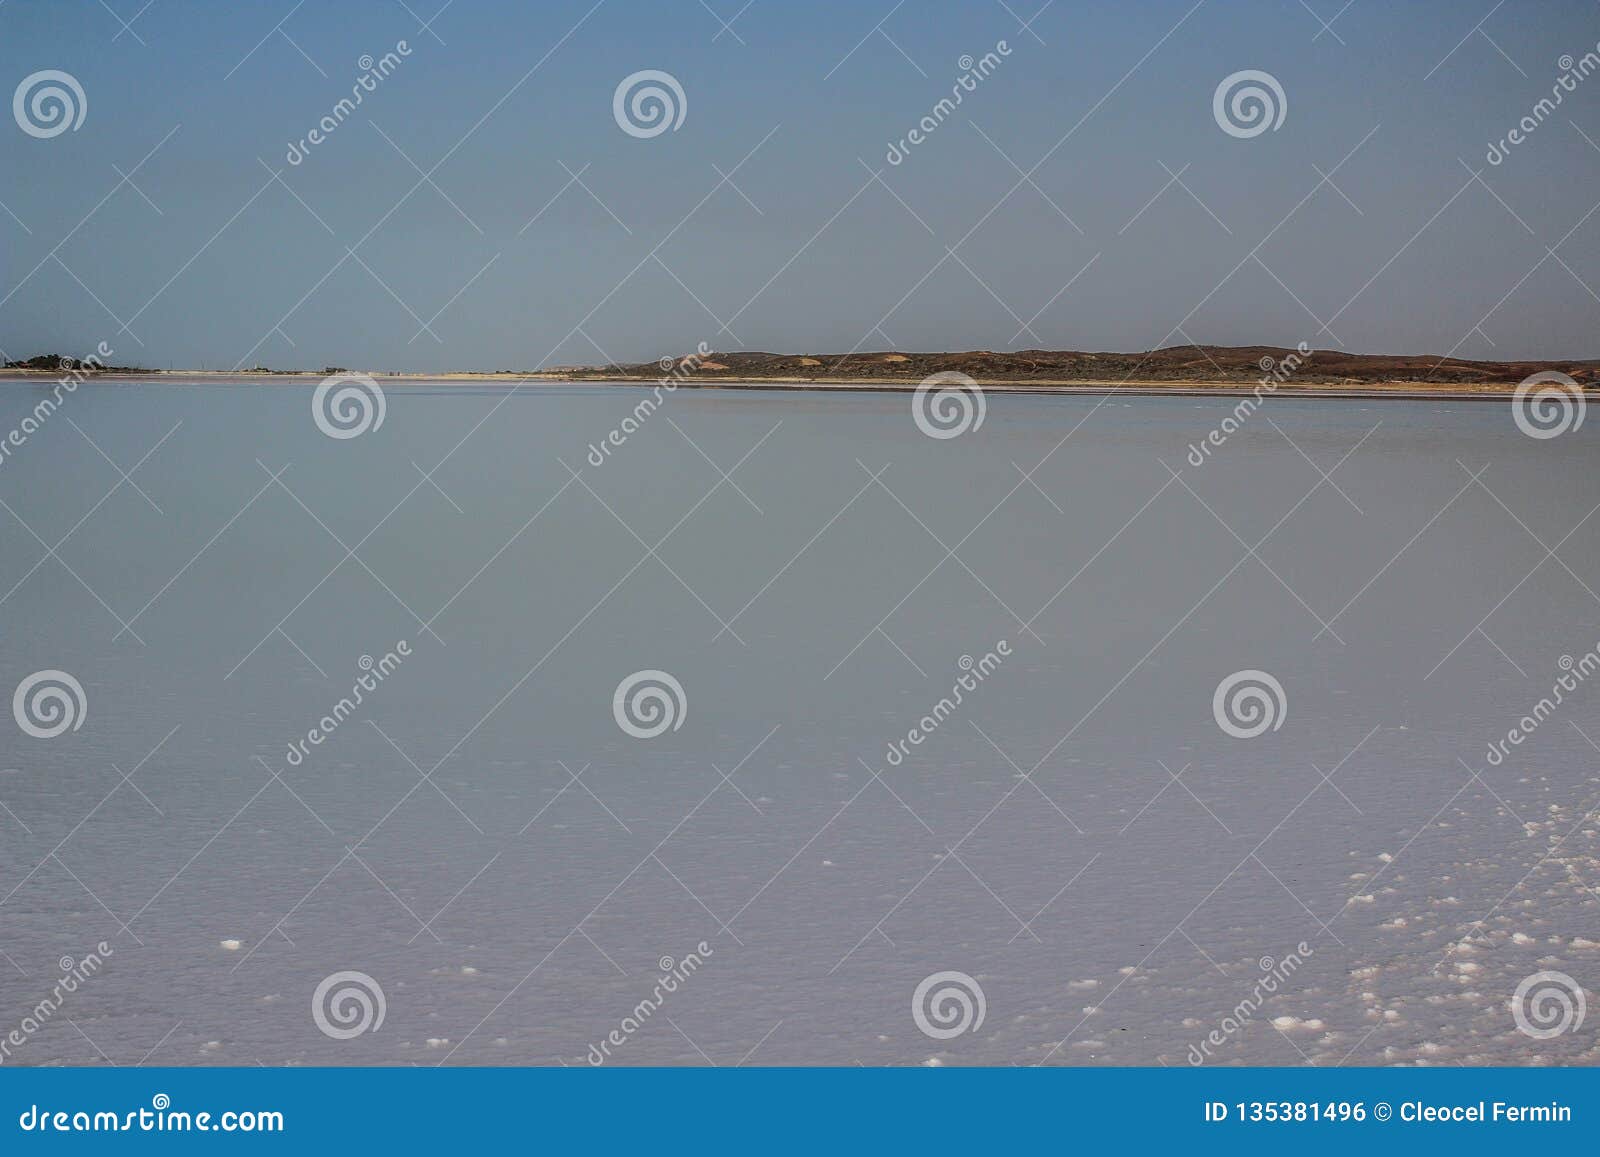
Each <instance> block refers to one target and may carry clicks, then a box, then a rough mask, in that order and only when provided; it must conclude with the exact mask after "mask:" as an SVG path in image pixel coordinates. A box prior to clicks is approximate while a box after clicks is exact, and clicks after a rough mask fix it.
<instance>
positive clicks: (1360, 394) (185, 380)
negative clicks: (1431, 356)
mask: <svg viewBox="0 0 1600 1157" xmlns="http://www.w3.org/2000/svg"><path fill="white" fill-rule="evenodd" d="M61 376H62V375H61V374H60V373H59V372H53V371H47V370H4V371H0V384H3V383H12V384H22V383H28V382H31V383H38V382H46V381H54V380H56V379H58V378H60V377H61ZM324 376H325V375H323V374H320V373H310V372H307V373H274V374H259V373H248V372H243V371H227V370H218V371H208V370H158V371H154V372H151V373H140V374H129V373H104V374H95V375H93V376H92V377H90V378H88V379H86V380H88V381H103V382H119V381H121V382H143V381H151V382H168V383H171V384H173V385H185V384H200V383H204V382H216V381H221V382H238V383H245V382H250V383H254V384H258V385H272V384H275V383H285V384H295V385H303V384H305V383H307V382H317V381H321V380H322V378H323V377H324ZM372 376H373V377H374V378H375V379H377V380H378V381H379V382H380V383H383V384H385V385H388V384H391V383H392V384H394V385H399V386H406V385H423V384H428V383H439V382H451V383H461V384H464V385H470V384H475V383H483V384H506V385H517V384H521V385H523V386H574V385H578V386H583V385H624V386H654V385H658V384H660V382H661V380H662V379H660V378H643V377H639V378H632V377H598V376H587V375H585V376H574V375H571V374H542V373H532V374H509V373H449V374H410V373H406V374H374V375H372ZM920 384H921V383H920V382H914V381H906V380H904V379H899V378H759V379H743V380H738V381H732V380H724V381H717V380H711V379H707V378H705V377H703V376H702V377H700V378H697V379H694V380H692V381H680V382H679V385H678V388H679V389H684V390H836V391H846V392H848V391H864V392H879V393H912V392H914V391H915V390H916V389H917V387H918V386H919V385H920ZM980 385H981V386H982V387H983V389H984V390H985V391H986V392H989V393H1015V394H1063V395H1085V396H1103V395H1106V394H1127V395H1131V396H1136V397H1164V396H1166V397H1180V398H1181V397H1213V398H1215V397H1226V398H1232V397H1249V396H1251V395H1253V394H1254V393H1255V391H1256V386H1255V385H1254V384H1253V383H1251V384H1244V383H1240V382H1221V381H1205V380H1202V379H1194V380H1183V381H1156V380H1126V381H1120V380H1119V381H1112V380H1105V381H1003V380H997V381H984V382H981V383H980ZM1515 390H1516V383H1515V382H1488V383H1481V384H1474V385H1470V386H1463V385H1461V384H1459V383H1439V384H1437V385H1433V384H1429V383H1427V382H1385V383H1365V382H1364V383H1360V384H1353V385H1352V384H1344V383H1339V382H1313V383H1296V384H1294V385H1289V384H1284V385H1280V386H1279V387H1278V388H1277V389H1276V390H1273V391H1271V392H1270V393H1266V394H1264V395H1263V396H1264V397H1286V398H1328V399H1356V400H1379V401H1383V400H1388V401H1492V400H1502V401H1503V400H1505V399H1507V398H1511V397H1512V396H1514V393H1515Z"/></svg>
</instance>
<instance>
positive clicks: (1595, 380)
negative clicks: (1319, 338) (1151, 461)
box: [546, 345, 1600, 388]
mask: <svg viewBox="0 0 1600 1157" xmlns="http://www.w3.org/2000/svg"><path fill="white" fill-rule="evenodd" d="M1295 354H1296V351H1294V350H1292V349H1285V348H1282V347H1279V346H1200V345H1181V346H1168V347H1167V348H1165V349H1159V350H1151V351H1149V352H1148V353H1137V354H1120V353H1083V352H1079V351H1076V350H1019V351H1017V352H1015V353H995V352H992V351H990V350H969V351H967V352H964V353H902V352H899V351H894V350H887V351H878V352H873V353H853V354H807V355H800V354H771V353H712V354H709V355H707V356H706V357H705V358H703V359H701V360H700V362H699V365H698V366H697V367H696V366H695V365H694V360H693V359H692V358H691V359H687V361H686V359H683V358H663V359H661V360H660V361H659V362H640V363H634V364H629V365H608V366H589V367H580V368H573V367H563V368H562V370H561V371H560V373H561V375H562V376H564V377H575V378H584V377H589V378H617V377H623V378H660V377H662V376H663V375H664V374H666V373H667V372H668V370H667V369H664V368H663V367H670V366H673V365H680V366H682V369H681V370H680V371H679V373H680V378H681V382H680V384H682V385H684V386H692V385H694V384H695V381H696V380H697V379H698V380H701V381H707V380H710V379H715V378H722V379H727V380H730V381H760V380H789V381H796V380H798V381H806V380H818V381H896V382H898V381H905V382H917V381H920V380H921V379H923V378H925V377H927V376H928V375H930V374H935V373H940V372H944V371H951V370H953V371H956V372H959V373H964V374H967V375H969V376H971V377H973V378H975V379H976V380H977V381H978V382H979V383H983V382H995V383H1002V382H1006V383H1018V384H1027V383H1030V382H1032V383H1039V384H1041V385H1042V384H1045V383H1053V382H1106V381H1111V382H1116V381H1122V380H1124V379H1127V380H1130V381H1162V382H1165V381H1172V382H1178V381H1191V382H1192V381H1202V382H1229V383H1249V382H1255V381H1259V380H1260V379H1261V377H1262V376H1263V375H1264V374H1265V373H1266V372H1268V369H1270V368H1271V366H1274V365H1277V364H1278V363H1280V362H1282V361H1283V360H1284V359H1285V358H1288V357H1290V356H1291V355H1295ZM1296 356H1298V355H1296ZM1267 358H1270V359H1271V363H1270V364H1268V366H1267V368H1266V369H1264V368H1263V359H1267ZM1542 370H1560V371H1561V372H1563V373H1566V374H1568V375H1570V376H1571V377H1572V378H1573V379H1574V380H1576V381H1577V382H1579V383H1581V384H1582V385H1583V386H1584V387H1585V388H1600V360H1594V361H1562V360H1557V361H1553V362H1549V361H1547V362H1475V361H1465V360H1462V359H1460V358H1444V357H1438V356H1434V355H1421V354H1407V355H1389V354H1349V353H1342V352H1340V351H1338V350H1316V351H1314V352H1312V353H1311V354H1309V355H1307V356H1305V357H1303V358H1301V361H1300V365H1299V366H1298V368H1297V369H1295V370H1294V372H1293V373H1292V374H1291V375H1289V377H1288V378H1287V379H1286V382H1293V383H1300V384H1305V385H1371V384H1379V383H1418V384H1422V383H1426V384H1432V385H1487V384H1497V383H1516V382H1520V381H1522V380H1523V379H1524V378H1526V377H1528V376H1529V375H1530V374H1535V373H1538V372H1540V371H1542ZM546 372H550V371H546Z"/></svg>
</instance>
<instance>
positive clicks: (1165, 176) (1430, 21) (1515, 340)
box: [0, 0, 1600, 371]
mask: <svg viewBox="0 0 1600 1157" xmlns="http://www.w3.org/2000/svg"><path fill="white" fill-rule="evenodd" d="M1597 41H1600V5H1597V4H1596V3H1594V2H1593V0H1571V2H1566V3H1563V2H1557V0H1519V2H1517V3H1502V4H1496V3H1494V0H1456V2H1444V0H1412V2H1408V3H1404V4H1390V3H1377V2H1375V0H1351V2H1350V3H1343V0H1305V2H1304V3H1295V2H1283V3H1253V2H1249V0H1241V2H1231V3H1227V2H1223V0H1200V2H1198V3H1196V2H1195V0H1178V2H1176V3H1168V2H1165V0H1147V2H1144V3H1126V2H1123V3H1114V2H1104V3H1099V2H1096V3H1069V2H1068V0H1055V2H1053V3H1041V0H1004V2H1001V0H968V2H965V3H946V2H937V3H935V2H915V0H913V2H905V3H900V4H895V3H894V0H858V2H855V3H847V2H835V0H813V2H807V3H779V2H777V0H750V2H749V3H747V4H746V3H744V0H703V2H701V0H682V2H658V3H645V2H636V0H599V2H598V3H597V2H596V0H577V2H574V3H569V2H566V0H548V2H540V3H528V4H522V3H518V4H512V3H490V2H486V0H453V2H449V3H445V2H444V0H404V2H402V0H370V2H368V0H339V2H337V3H334V2H332V0H304V2H302V3H298V4H297V3H295V0H261V2H254V0H245V2H240V3H235V4H228V5H217V4H212V3H203V2H185V0H151V2H150V3H144V0H105V2H104V3H100V2H98V0H88V2H83V3H78V2H72V0H62V2H44V0H4V2H0V47H3V52H0V62H3V69H0V74H3V75H0V80H3V82H4V83H3V85H0V96H3V95H4V93H5V92H13V93H14V92H16V91H17V90H18V89H23V90H25V91H24V95H26V93H27V91H32V90H29V89H28V84H27V82H28V80H29V78H31V77H33V76H34V74H36V73H38V72H41V71H45V70H58V71H61V72H65V73H67V74H69V75H70V76H71V77H72V78H74V80H75V81H76V82H77V84H78V86H79V87H80V88H81V90H82V93H83V99H82V102H81V103H82V106H83V107H82V109H81V110H80V111H81V112H82V119H81V123H78V124H77V127H76V128H71V129H68V130H66V131H61V132H59V133H56V134H54V135H35V134H34V133H29V132H28V131H25V130H24V129H23V127H22V122H21V120H20V119H18V116H16V115H14V116H13V118H11V120H5V119H0V298H3V300H0V351H3V353H4V356H5V357H6V358H8V359H19V358H25V357H28V356H32V355H34V354H37V353H42V352H62V353H77V354H83V353H87V352H89V351H91V350H93V349H94V348H95V347H96V345H97V344H99V343H102V342H104V343H105V344H106V345H107V346H109V347H110V348H111V349H112V350H113V351H114V352H113V355H112V357H111V358H110V360H112V361H114V362H117V363H120V364H130V363H132V364H140V365H146V366H151V367H160V368H166V367H179V368H201V367H204V368H211V369H228V368H234V367H250V366H255V365H267V366H272V367H274V368H308V369H320V368H322V367H324V366H330V365H336V366H341V367H349V368H352V369H364V370H420V371H442V370H449V369H477V370H496V369H514V370H523V369H533V368H538V367H541V366H548V365H560V364H587V363H596V362H604V361H610V360H619V361H630V360H644V359H651V358H655V357H657V356H659V355H662V354H665V353H684V352H688V351H690V350H693V349H694V348H695V347H696V346H697V344H699V343H701V342H704V343H706V344H707V345H708V346H711V347H712V348H716V349H724V350H739V349H743V350H771V351H782V352H794V353H802V352H840V351H845V350H853V349H862V350H875V349H892V348H899V349H915V350H941V349H992V350H1015V349H1027V348H1050V349H1086V350H1117V351H1130V350H1142V349H1149V348H1155V347H1159V346H1163V345H1174V344H1181V343H1184V342H1190V341H1192V342H1199V343H1207V344H1221V345H1250V344H1271V345H1281V346H1293V345H1296V344H1297V343H1300V342H1305V343H1306V344H1307V345H1308V346H1309V347H1311V348H1313V349H1316V348H1342V349H1346V350H1350V351H1355V352H1370V353H1420V354H1435V355H1439V354H1455V355H1456V356H1459V357H1473V358H1507V359H1510V358H1527V359H1537V358H1540V357H1549V358H1557V357H1560V358H1592V357H1600V336H1597V334H1600V329H1597V326H1596V324H1595V322H1596V320H1597V318H1600V296H1597V292H1600V261H1597V258H1600V212H1596V200H1597V199H1600V180H1597V178H1600V74H1596V75H1594V76H1591V77H1588V78H1585V79H1578V80H1576V81H1575V82H1574V83H1573V84H1572V91H1571V92H1563V96H1562V103H1561V104H1560V106H1559V107H1556V108H1554V109H1553V110H1552V111H1550V112H1549V114H1548V115H1541V116H1540V117H1539V118H1538V120H1537V121H1536V122H1530V123H1533V124H1534V127H1533V129H1532V131H1530V132H1527V133H1526V134H1519V135H1521V136H1522V139H1521V141H1520V143H1513V144H1509V146H1508V147H1504V148H1502V149H1501V150H1500V156H1499V160H1498V162H1497V163H1491V162H1490V159H1489V153H1490V151H1491V145H1493V144H1494V143H1496V142H1502V141H1504V140H1505V138H1506V137H1507V134H1508V133H1509V132H1510V131H1511V130H1513V129H1516V128H1517V126H1518V123H1519V122H1520V121H1522V120H1523V118H1524V117H1529V116H1533V115H1534V106H1535V105H1536V104H1537V102H1538V101H1539V100H1540V99H1541V98H1542V97H1547V96H1549V95H1550V93H1551V91H1552V89H1553V88H1556V87H1557V81H1558V78H1560V77H1561V76H1562V75H1563V73H1564V69H1565V68H1568V67H1571V62H1567V63H1564V62H1563V58H1564V57H1571V58H1574V59H1581V58H1582V56H1583V55H1584V53H1585V52H1596V51H1600V49H1597V48H1596V44H1597ZM401 42H404V45H405V51H404V52H403V53H402V52H401V51H400V48H399V46H400V44H401ZM1002 43H1003V44H1004V51H1003V52H1002V51H1001V48H1000V46H1001V45H1002ZM385 53H394V54H395V59H396V61H397V63H396V64H395V66H394V67H393V68H392V69H391V70H390V71H389V75H387V76H386V77H384V78H383V79H381V80H379V81H377V82H374V83H373V84H372V91H370V92H363V96H362V102H361V104H360V106H359V107H357V108H355V109H354V111H353V112H351V113H350V114H349V115H348V116H344V117H342V118H340V119H338V120H337V121H336V122H334V123H335V124H336V127H335V129H334V130H333V131H332V132H330V133H328V134H326V136H325V137H324V138H323V139H322V140H321V141H320V143H314V144H310V145H309V146H308V147H303V148H299V149H298V152H297V155H296V159H295V163H291V157H290V154H291V152H294V151H296V150H295V149H294V148H292V146H295V145H296V143H297V142H299V143H303V142H305V141H306V138H307V135H308V133H310V131H311V130H313V129H314V128H316V126H317V124H318V122H319V121H320V120H321V119H322V118H324V117H328V116H330V115H332V114H333V110H334V108H335V106H336V105H337V104H338V102H339V101H340V100H341V98H343V97H347V96H349V95H350V93H351V91H352V89H353V88H354V87H355V86H356V85H357V81H358V78H359V77H361V76H363V75H364V74H365V73H366V67H367V66H366V63H365V59H364V58H368V57H370V58H374V59H375V58H381V57H383V55H384V54H385ZM986 53H993V54H994V57H993V61H994V63H993V66H992V67H990V68H988V69H986V71H987V73H988V74H987V75H986V76H984V77H982V78H981V79H978V80H975V81H969V86H970V90H966V89H959V85H958V81H959V78H961V77H962V76H963V75H966V74H967V71H968V69H969V68H970V67H972V65H969V64H968V63H967V62H966V61H967V58H972V60H973V61H974V62H975V61H977V60H979V59H981V58H983V57H984V56H985V54H986ZM646 70H654V71H657V72H662V73H666V74H669V75H670V76H671V77H672V78H673V80H674V81H675V82H676V85H677V88H678V89H679V90H680V91H681V93H682V99H681V101H680V100H678V99H677V97H676V95H675V94H673V95H672V99H673V101H674V104H675V105H676V106H678V107H677V112H678V113H680V114H681V120H680V119H679V118H678V117H674V118H673V121H674V124H675V127H668V128H665V129H664V130H663V131H660V132H656V133H654V134H653V135H648V134H650V132H651V130H652V129H653V128H656V127H659V126H657V125H648V124H647V125H644V126H642V127H641V126H640V125H638V124H634V125H633V126H632V127H633V128H634V130H635V131H634V132H629V131H627V130H626V129H625V128H624V127H623V121H625V120H626V119H627V118H626V117H624V118H623V120H622V121H619V119H618V117H617V116H616V115H615V113H614V97H615V95H616V93H617V91H618V88H619V85H622V83H623V82H624V80H625V78H628V77H630V76H632V75H633V74H635V73H638V72H642V71H646ZM1247 70H1253V71H1256V72H1262V73H1266V74H1269V75H1270V76H1271V77H1272V78H1273V80H1275V81H1276V84H1277V87H1278V88H1279V89H1280V90H1281V93H1282V98H1281V100H1278V99H1277V98H1276V97H1275V96H1272V94H1269V96H1272V99H1273V103H1274V105H1275V108H1276V111H1277V112H1281V114H1282V115H1281V119H1279V117H1278V116H1276V115H1273V116H1272V117H1271V119H1272V122H1273V127H1266V128H1264V129H1263V131H1260V132H1253V131H1252V130H1253V129H1255V128H1259V127H1261V122H1256V123H1255V124H1237V123H1235V124H1233V126H1232V127H1233V129H1234V130H1235V131H1233V132H1230V131H1227V130H1226V129H1225V128H1224V127H1223V123H1222V121H1220V120H1219V119H1218V116H1217V114H1216V110H1215V101H1214V97H1215V95H1216V94H1217V92H1218V89H1219V86H1221V85H1223V84H1224V82H1225V81H1226V79H1227V78H1229V77H1232V76H1234V74H1236V73H1240V72H1244V71H1247ZM37 83H47V82H36V84H35V87H37ZM958 89H959V90H960V91H961V92H962V99H961V103H960V105H959V106H958V107H955V108H953V109H951V110H949V111H948V113H947V114H946V113H939V112H936V111H935V106H936V105H938V102H939V101H940V100H941V98H944V97H948V96H950V94H951V93H952V91H953V90H958ZM1226 91H1232V90H1231V89H1228V90H1225V92H1226ZM69 96H70V94H69ZM626 107H627V105H626V102H624V109H626ZM1226 107H1227V102H1226V101H1224V108H1225V109H1226ZM23 111H24V113H26V112H27V111H28V109H27V103H26V101H24V110H23ZM13 112H14V114H16V112H17V110H16V108H15V106H14V108H13ZM924 118H932V119H931V120H930V121H929V122H928V123H930V124H932V125H933V128H932V130H931V131H929V132H927V133H925V134H923V135H922V139H921V140H920V142H915V143H909V142H908V134H909V133H910V132H911V131H912V130H913V129H915V128H916V127H917V126H918V124H919V122H921V121H923V119H924ZM1224 119H1226V118H1224ZM13 122H15V123H13ZM52 127H58V126H52V125H50V124H48V123H47V124H45V125H43V126H42V127H41V126H40V125H37V124H36V125H35V126H34V128H35V130H36V132H43V133H46V134H48V133H49V130H50V129H51V128H52ZM640 134H647V135H640ZM907 145H908V147H906V146H907ZM891 146H896V148H894V149H892V148H891ZM891 153H893V155H894V158H895V162H894V163H892V162H891ZM1591 214H1592V215H1591Z"/></svg>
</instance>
